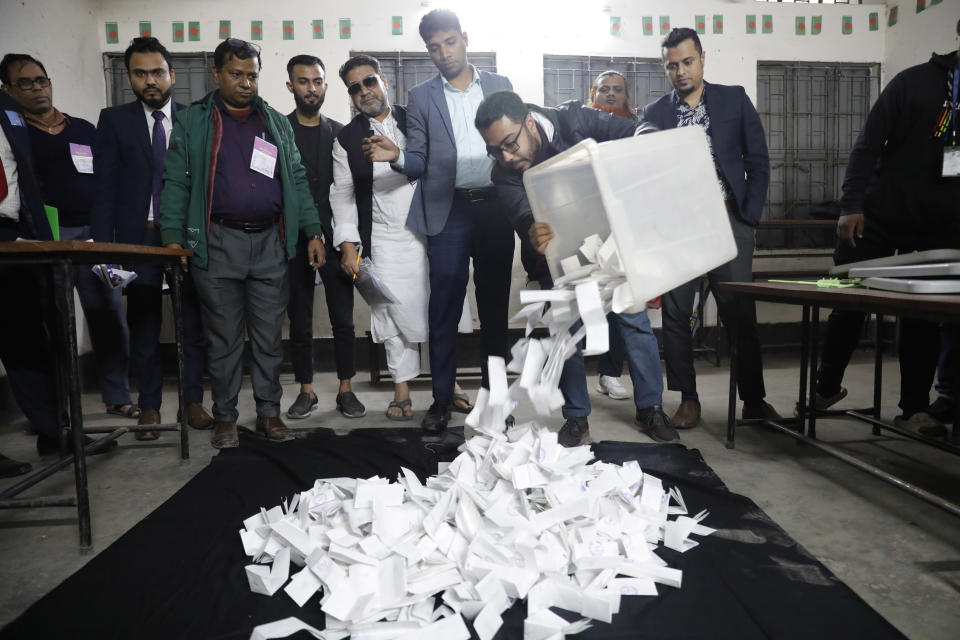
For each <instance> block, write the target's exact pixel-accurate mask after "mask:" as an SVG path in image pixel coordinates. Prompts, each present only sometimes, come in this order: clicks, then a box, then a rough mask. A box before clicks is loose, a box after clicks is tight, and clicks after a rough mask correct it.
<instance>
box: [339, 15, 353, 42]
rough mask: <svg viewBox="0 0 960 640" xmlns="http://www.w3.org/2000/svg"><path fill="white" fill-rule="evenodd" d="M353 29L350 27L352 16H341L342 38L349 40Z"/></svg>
mask: <svg viewBox="0 0 960 640" xmlns="http://www.w3.org/2000/svg"><path fill="white" fill-rule="evenodd" d="M352 31H353V29H351V27H350V18H340V39H341V40H349V39H350V34H351V32H352Z"/></svg>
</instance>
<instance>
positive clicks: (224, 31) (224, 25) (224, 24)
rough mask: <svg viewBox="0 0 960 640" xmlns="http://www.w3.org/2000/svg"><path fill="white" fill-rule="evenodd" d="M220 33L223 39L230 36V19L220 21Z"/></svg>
mask: <svg viewBox="0 0 960 640" xmlns="http://www.w3.org/2000/svg"><path fill="white" fill-rule="evenodd" d="M219 35H220V38H221V39H223V40H226V39H227V38H229V37H230V21H229V20H221V21H220V31H219Z"/></svg>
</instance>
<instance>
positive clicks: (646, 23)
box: [643, 16, 653, 36]
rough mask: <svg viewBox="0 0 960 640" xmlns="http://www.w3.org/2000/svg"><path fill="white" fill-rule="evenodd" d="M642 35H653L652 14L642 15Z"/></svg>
mask: <svg viewBox="0 0 960 640" xmlns="http://www.w3.org/2000/svg"><path fill="white" fill-rule="evenodd" d="M643 35H645V36H652V35H653V16H643Z"/></svg>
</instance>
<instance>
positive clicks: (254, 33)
mask: <svg viewBox="0 0 960 640" xmlns="http://www.w3.org/2000/svg"><path fill="white" fill-rule="evenodd" d="M250 39H251V40H263V20H251V21H250Z"/></svg>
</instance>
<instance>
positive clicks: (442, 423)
mask: <svg viewBox="0 0 960 640" xmlns="http://www.w3.org/2000/svg"><path fill="white" fill-rule="evenodd" d="M448 422H450V405H449V404H446V403H443V402H434V403H433V404H432V405H430V408H429V409H427V415H425V416H423V420H422V421H421V422H420V426H421V427H422V428H423V430H424V431H426V432H427V433H440V432H441V431H443V430H444V429H446V428H447V423H448Z"/></svg>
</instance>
